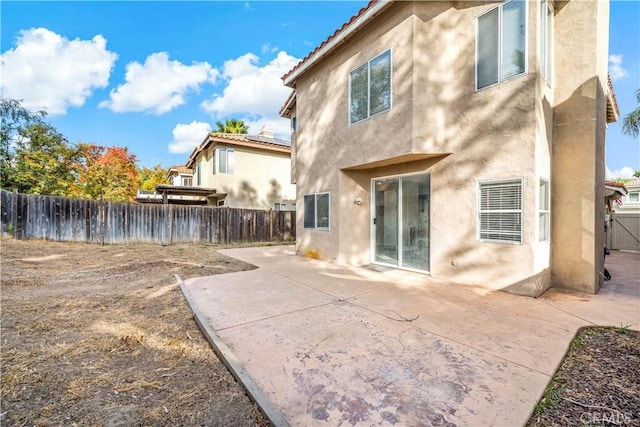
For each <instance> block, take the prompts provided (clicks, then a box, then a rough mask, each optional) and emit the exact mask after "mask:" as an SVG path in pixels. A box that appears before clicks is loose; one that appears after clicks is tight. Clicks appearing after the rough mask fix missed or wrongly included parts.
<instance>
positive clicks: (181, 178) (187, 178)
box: [167, 165, 193, 187]
mask: <svg viewBox="0 0 640 427" xmlns="http://www.w3.org/2000/svg"><path fill="white" fill-rule="evenodd" d="M167 178H168V180H169V184H170V185H175V186H182V187H191V186H193V170H192V169H190V168H188V167H186V166H182V165H174V166H171V167H170V168H169V170H168V171H167Z"/></svg>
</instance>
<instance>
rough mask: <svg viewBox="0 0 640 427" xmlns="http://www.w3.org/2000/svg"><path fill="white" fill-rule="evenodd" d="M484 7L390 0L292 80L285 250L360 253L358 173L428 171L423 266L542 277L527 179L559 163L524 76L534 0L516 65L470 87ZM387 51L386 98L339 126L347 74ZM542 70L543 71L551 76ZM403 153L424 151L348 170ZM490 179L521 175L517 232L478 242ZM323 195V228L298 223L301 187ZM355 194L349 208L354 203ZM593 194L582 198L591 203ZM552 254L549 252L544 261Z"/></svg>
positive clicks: (541, 98) (365, 232)
mask: <svg viewBox="0 0 640 427" xmlns="http://www.w3.org/2000/svg"><path fill="white" fill-rule="evenodd" d="M498 3H499V2H489V3H482V2H399V3H395V4H393V5H392V6H390V7H389V9H388V10H386V11H385V12H383V13H384V19H379V20H377V21H376V22H375V25H368V26H365V27H363V28H362V29H361V30H360V31H359V33H358V34H359V35H358V39H357V40H355V39H352V40H350V41H349V42H348V43H345V44H344V45H343V46H342V48H341V49H339V50H338V51H337V52H335V53H334V54H331V55H329V56H328V57H327V58H325V59H324V60H323V61H321V62H320V63H318V64H317V65H316V66H314V67H313V68H312V69H311V70H310V71H309V72H307V73H306V74H305V75H303V76H302V77H300V78H299V79H298V80H297V83H296V89H297V118H298V133H297V140H296V163H297V164H296V169H295V170H296V174H295V175H296V182H297V192H298V206H299V209H298V216H297V218H298V224H297V238H298V250H299V253H302V254H313V255H314V256H316V255H318V256H320V257H322V258H325V259H331V260H335V261H337V262H344V263H350V264H367V263H369V262H370V260H371V258H370V257H371V222H372V216H371V207H370V204H371V194H370V193H371V179H373V178H376V177H383V176H391V175H397V174H404V173H417V172H428V173H430V174H431V221H430V222H431V223H430V241H431V246H430V265H431V271H430V273H431V275H433V276H434V277H438V278H443V279H446V280H450V281H452V282H460V283H468V284H477V285H481V286H485V287H488V288H492V289H509V290H512V291H514V292H518V293H525V294H530V295H535V294H539V293H541V292H542V291H543V290H544V289H546V288H548V287H549V286H550V284H551V272H550V266H551V261H550V260H551V254H550V253H551V249H552V248H551V247H550V244H549V243H548V242H538V219H537V218H538V211H537V207H538V202H539V194H538V186H539V179H540V178H543V179H546V180H550V181H551V185H552V194H553V191H555V185H556V180H557V175H558V174H562V173H563V172H560V171H557V170H556V169H554V170H553V171H552V167H551V162H552V160H551V156H552V149H553V148H552V147H553V142H552V139H553V138H555V137H556V134H555V132H556V131H555V130H554V129H555V128H554V126H553V124H554V123H553V117H554V114H553V107H554V105H555V98H557V97H558V91H557V90H554V89H553V85H548V84H547V82H545V81H544V79H542V77H541V76H540V74H539V73H538V52H539V49H538V32H539V29H538V25H539V23H538V17H539V14H540V10H539V2H537V1H531V2H529V3H528V7H527V27H528V28H527V46H528V50H527V71H528V72H527V73H526V74H524V75H520V76H517V77H515V78H513V79H511V80H509V81H506V82H503V83H500V84H497V85H495V86H493V87H489V88H485V89H483V90H476V89H475V28H476V25H475V19H476V17H477V16H478V15H480V14H482V13H484V12H485V11H487V10H489V9H491V8H493V7H495V6H496V5H497V4H498ZM570 3H574V2H570ZM576 3H577V2H576ZM585 3H589V2H585ZM565 7H567V6H565ZM583 8H584V9H590V8H591V9H592V7H590V6H585V7H583ZM570 13H571V12H570ZM562 25H565V26H566V25H570V24H569V23H562V21H559V22H556V29H558V27H561V26H562ZM558 38H560V37H557V38H556V43H558V40H557V39H558ZM389 48H390V49H392V108H391V110H389V111H388V112H384V113H381V114H379V115H377V116H374V117H372V118H370V119H368V120H365V121H363V122H360V123H357V124H355V125H351V126H350V125H349V124H348V99H349V96H348V76H349V73H350V72H351V71H352V70H354V69H355V68H357V67H359V66H360V65H362V64H363V63H365V62H366V61H367V60H369V59H371V58H373V57H375V56H377V55H378V54H380V53H382V52H384V51H386V50H387V49H389ZM561 54H566V52H563V51H561V52H557V53H556V58H557V57H558V56H560V55H561ZM594 55H595V54H594ZM567 60H568V59H565V61H567ZM591 60H594V58H591ZM559 66H564V67H565V68H572V67H570V66H569V65H566V64H564V63H560V64H559V65H557V67H559ZM585 73H586V74H588V72H585ZM556 75H557V78H556V80H557V81H560V80H561V79H562V78H563V77H564V75H563V74H562V73H560V74H558V73H556ZM595 101H597V100H595V99H594V101H593V102H591V104H592V105H593V107H594V108H595ZM593 138H595V135H593ZM593 138H592V139H593ZM416 153H427V154H430V155H432V156H433V157H432V158H429V159H422V160H419V161H409V162H402V163H401V164H397V165H391V166H384V167H372V168H368V169H364V170H359V169H358V170H354V168H353V167H354V166H357V165H363V164H366V163H370V162H375V161H380V160H384V159H389V158H392V157H397V156H400V155H407V158H409V157H410V156H411V155H412V154H416ZM596 155H597V153H596V152H595V151H594V152H593V156H596ZM583 166H584V165H583ZM356 169H357V168H356ZM603 170H604V169H603ZM552 172H553V173H552ZM575 172H576V171H575V170H574V171H573V172H572V173H575ZM504 179H522V181H523V205H524V210H523V235H524V237H523V242H522V244H500V243H486V242H479V241H478V238H477V215H478V209H477V204H478V183H479V182H482V181H490V180H504ZM592 182H593V181H592ZM592 185H593V184H592ZM325 191H329V192H331V229H330V230H329V231H321V230H305V229H304V228H303V223H302V220H303V216H304V211H303V203H302V198H303V196H304V194H308V193H314V192H325ZM592 192H593V191H592ZM358 197H360V198H362V200H363V203H362V205H356V204H355V203H354V200H355V199H356V198H358ZM595 198H597V195H595V194H594V195H593V196H592V201H594V200H595ZM553 201H554V202H555V203H557V198H554V199H553ZM563 204H564V203H563ZM553 212H554V211H553V208H552V213H553ZM569 216H570V214H569ZM552 219H553V221H554V222H553V224H552V227H553V228H552V230H556V229H557V228H562V226H563V225H562V222H560V223H559V222H558V217H557V216H553V217H552ZM563 220H564V221H566V220H567V219H563ZM572 221H573V222H574V223H575V222H576V221H575V219H573V220H572ZM592 228H593V227H592ZM553 238H556V237H555V236H554V237H552V239H553ZM592 243H593V242H592ZM591 246H592V247H591V249H593V244H592V245H591ZM562 261H563V258H562V257H560V258H558V261H557V262H562Z"/></svg>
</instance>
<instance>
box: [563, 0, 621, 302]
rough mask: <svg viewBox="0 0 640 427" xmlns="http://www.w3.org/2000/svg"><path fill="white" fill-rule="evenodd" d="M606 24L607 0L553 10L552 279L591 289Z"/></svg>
mask: <svg viewBox="0 0 640 427" xmlns="http://www.w3.org/2000/svg"><path fill="white" fill-rule="evenodd" d="M608 23H609V3H608V2H605V1H569V2H568V3H566V4H564V5H563V7H561V8H560V10H559V11H558V12H557V14H556V44H555V48H556V80H557V81H558V84H557V85H556V86H555V94H554V96H555V103H554V105H555V107H554V114H555V115H554V129H553V159H554V161H553V170H552V175H553V184H554V186H553V191H552V201H551V203H552V222H553V227H554V228H553V229H554V233H553V240H552V266H553V269H552V271H553V275H552V280H553V283H554V284H555V285H557V286H559V287H564V288H568V289H572V290H578V291H584V292H591V293H595V292H597V291H598V289H599V288H600V286H601V285H602V283H603V277H602V274H601V272H602V269H603V263H604V257H603V255H602V253H603V247H604V210H603V209H602V204H603V200H604V170H605V165H604V145H605V144H604V142H605V130H606V111H605V108H606V97H605V94H606V93H607V92H606V91H607V89H606V86H605V85H606V82H607V56H608V55H607V43H608V31H609V27H608Z"/></svg>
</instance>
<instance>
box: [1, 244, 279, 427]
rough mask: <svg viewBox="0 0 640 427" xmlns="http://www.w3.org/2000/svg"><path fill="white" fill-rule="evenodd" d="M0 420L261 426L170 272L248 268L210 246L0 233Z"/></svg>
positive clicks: (260, 419) (4, 422) (209, 272)
mask: <svg viewBox="0 0 640 427" xmlns="http://www.w3.org/2000/svg"><path fill="white" fill-rule="evenodd" d="M0 250H1V257H2V261H1V268H2V271H1V278H2V281H1V285H2V289H1V291H2V292H1V303H2V307H1V308H2V319H1V327H2V334H1V356H2V360H1V363H2V365H1V368H2V372H1V379H0V383H1V390H0V391H1V393H0V398H1V402H2V404H1V405H2V406H1V409H0V424H2V425H6V426H26V425H29V426H36V425H37V426H42V425H66V426H89V425H90V426H100V425H102V426H134V425H153V426H165V425H166V426H176V425H180V426H268V425H269V423H268V422H267V421H266V419H265V418H264V416H263V415H262V413H261V412H260V410H259V409H258V408H257V406H256V405H255V404H254V403H253V402H252V401H251V400H250V399H249V398H248V397H247V396H246V394H245V393H244V390H243V389H242V387H241V386H240V385H239V384H237V383H236V382H235V380H234V379H233V377H232V376H231V375H230V374H229V372H228V371H227V370H226V368H225V366H224V365H223V364H222V363H221V362H220V361H219V360H218V359H217V358H216V356H215V354H214V353H213V351H212V349H211V348H210V346H209V344H208V343H207V341H206V340H205V339H204V338H203V335H202V333H201V332H200V330H199V329H198V326H197V325H196V323H195V321H194V319H193V315H192V312H191V310H190V309H189V307H188V306H187V304H186V302H185V300H184V297H183V295H182V293H181V291H180V288H179V287H178V285H177V284H176V280H175V277H174V274H178V275H179V276H180V277H181V278H183V279H187V278H190V277H195V276H204V275H213V274H220V273H227V272H232V271H240V270H247V269H251V268H252V266H250V265H248V264H244V263H241V262H239V261H236V260H233V259H230V258H227V257H224V256H222V255H220V254H218V253H217V252H216V248H215V247H213V246H203V245H176V246H168V247H163V246H159V245H131V246H98V245H86V244H75V243H74V244H71V243H66V244H65V243H52V242H43V241H16V240H2V241H1V242H0Z"/></svg>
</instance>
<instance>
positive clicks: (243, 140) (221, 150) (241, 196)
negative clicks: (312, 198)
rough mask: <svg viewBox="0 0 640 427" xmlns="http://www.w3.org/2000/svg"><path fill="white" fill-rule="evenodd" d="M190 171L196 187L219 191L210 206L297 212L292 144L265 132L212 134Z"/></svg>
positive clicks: (194, 154) (191, 162)
mask: <svg viewBox="0 0 640 427" xmlns="http://www.w3.org/2000/svg"><path fill="white" fill-rule="evenodd" d="M186 167H188V168H191V169H193V171H194V172H193V185H194V186H195V187H205V188H209V189H211V190H213V192H212V193H210V194H209V195H208V196H207V199H208V204H210V205H214V206H227V207H233V208H250V209H275V210H295V203H296V202H295V198H296V188H295V185H293V184H291V143H290V142H289V141H286V140H283V139H279V138H275V137H274V132H273V131H272V130H270V129H268V128H263V129H262V130H261V131H260V132H259V133H258V134H257V135H245V134H223V133H216V132H212V133H210V134H208V135H207V137H206V138H205V139H204V141H202V143H201V144H200V145H199V146H198V147H196V148H195V149H194V150H193V152H192V153H191V156H189V160H188V161H187V165H186Z"/></svg>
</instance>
